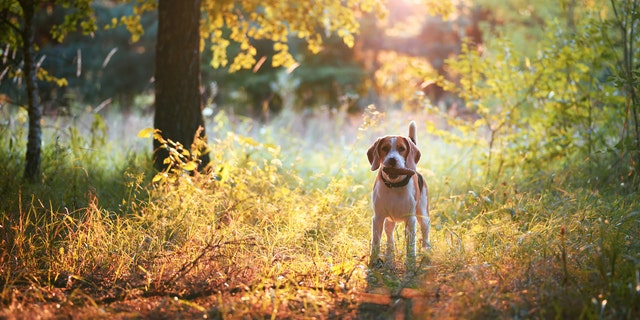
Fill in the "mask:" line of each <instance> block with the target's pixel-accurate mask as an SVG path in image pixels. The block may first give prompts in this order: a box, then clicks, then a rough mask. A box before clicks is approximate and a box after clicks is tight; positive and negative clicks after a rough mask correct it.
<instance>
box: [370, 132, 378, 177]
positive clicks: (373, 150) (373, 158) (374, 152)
mask: <svg viewBox="0 0 640 320" xmlns="http://www.w3.org/2000/svg"><path fill="white" fill-rule="evenodd" d="M378 144H380V138H378V139H376V142H374V143H373V145H371V147H369V151H367V157H368V158H369V163H370V164H371V171H376V170H378V168H379V167H380V155H379V154H378Z"/></svg>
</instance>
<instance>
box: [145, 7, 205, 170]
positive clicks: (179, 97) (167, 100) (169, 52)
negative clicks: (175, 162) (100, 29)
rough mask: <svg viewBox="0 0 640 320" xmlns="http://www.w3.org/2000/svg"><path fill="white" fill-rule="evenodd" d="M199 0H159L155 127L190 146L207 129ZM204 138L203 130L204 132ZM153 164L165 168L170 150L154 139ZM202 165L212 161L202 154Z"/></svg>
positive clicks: (166, 135) (157, 167) (169, 136)
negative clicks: (162, 147) (203, 114)
mask: <svg viewBox="0 0 640 320" xmlns="http://www.w3.org/2000/svg"><path fill="white" fill-rule="evenodd" d="M199 86H200V0H196V1H176V0H160V1H159V3H158V40H157V45H156V76H155V108H156V110H155V117H154V127H155V128H156V129H160V130H161V131H162V136H163V137H164V138H165V139H171V140H173V141H177V142H180V143H181V144H182V145H183V146H185V148H190V147H191V144H192V143H193V140H194V135H195V133H196V131H197V129H198V127H200V126H202V127H203V128H204V119H203V117H202V109H201V105H200V92H199ZM201 136H202V137H204V130H203V131H202V132H201ZM153 147H154V166H155V168H156V169H157V170H163V169H164V168H165V165H164V164H163V161H164V159H165V158H166V157H167V155H168V153H167V152H166V150H164V149H159V147H160V144H159V143H158V141H156V140H154V142H153ZM201 160H202V165H206V163H208V162H209V157H208V155H204V156H203V157H201Z"/></svg>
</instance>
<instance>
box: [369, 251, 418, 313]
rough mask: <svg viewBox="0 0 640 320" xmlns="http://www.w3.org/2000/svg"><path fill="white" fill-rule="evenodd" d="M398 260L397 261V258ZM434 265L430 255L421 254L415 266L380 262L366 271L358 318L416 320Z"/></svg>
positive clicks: (394, 262)
mask: <svg viewBox="0 0 640 320" xmlns="http://www.w3.org/2000/svg"><path fill="white" fill-rule="evenodd" d="M396 260H398V259H396ZM430 266H431V253H430V252H426V253H421V254H418V255H417V257H416V261H415V263H409V264H404V263H402V262H399V261H383V260H382V259H379V260H378V261H377V262H376V263H374V264H373V265H372V266H370V267H369V269H368V271H367V278H366V279H367V286H366V289H365V294H364V295H363V297H362V299H361V301H360V303H359V305H358V310H357V318H358V319H397V318H398V317H400V318H404V319H413V318H415V317H416V316H419V315H421V313H422V310H418V309H420V308H416V306H417V304H416V303H415V302H416V301H415V300H416V299H419V298H420V297H421V296H422V294H421V292H422V291H421V290H420V288H421V284H423V283H424V279H425V278H426V276H427V274H428V272H429V269H430Z"/></svg>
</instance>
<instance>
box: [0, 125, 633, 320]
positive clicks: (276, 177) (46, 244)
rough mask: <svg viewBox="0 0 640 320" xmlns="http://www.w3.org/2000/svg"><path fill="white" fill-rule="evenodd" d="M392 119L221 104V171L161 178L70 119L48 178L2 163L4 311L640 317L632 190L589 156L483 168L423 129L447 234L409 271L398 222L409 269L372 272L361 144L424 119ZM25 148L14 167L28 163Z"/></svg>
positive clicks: (217, 156)
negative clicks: (74, 129)
mask: <svg viewBox="0 0 640 320" xmlns="http://www.w3.org/2000/svg"><path fill="white" fill-rule="evenodd" d="M383 116H384V115H383V114H373V113H369V114H367V115H365V116H364V118H362V119H354V123H355V124H356V125H354V124H350V123H348V122H347V123H336V122H330V121H326V119H324V120H325V121H314V120H313V119H311V120H305V121H308V122H306V123H303V124H301V123H299V122H298V121H302V120H298V119H294V118H287V117H282V118H280V119H277V120H275V122H274V123H272V124H269V125H265V126H261V125H258V124H256V123H254V122H253V121H250V120H243V119H234V118H227V117H225V116H223V115H220V116H218V117H217V118H215V119H213V120H212V122H211V123H210V124H209V126H208V134H209V146H210V148H211V150H212V169H213V172H212V174H206V175H194V176H190V175H186V174H177V175H176V180H175V181H174V182H172V183H159V184H152V183H151V182H150V180H151V179H152V176H153V174H152V173H151V172H152V171H151V169H150V164H149V163H150V160H149V158H148V156H140V155H138V153H137V152H139V151H137V152H134V151H132V152H126V150H127V149H126V148H128V147H125V146H126V145H127V144H126V143H124V142H125V141H120V143H119V145H120V146H121V148H124V150H122V151H116V152H118V153H117V154H119V155H120V156H117V155H116V154H114V153H112V152H110V153H106V154H105V153H104V152H102V151H104V150H117V149H118V147H117V146H114V144H113V142H104V144H102V145H100V144H96V145H95V146H94V147H93V148H89V150H87V148H86V146H87V145H90V144H91V143H92V142H91V141H92V135H96V134H97V133H96V132H93V131H91V132H89V133H87V134H86V135H84V136H82V135H74V134H73V133H71V136H73V139H68V140H65V139H63V140H62V141H59V142H58V145H57V146H54V147H55V148H57V149H56V152H59V153H60V152H61V153H62V155H60V154H58V155H56V154H55V153H54V152H53V150H52V149H48V150H49V152H48V153H47V156H46V158H45V159H44V161H45V162H52V161H59V162H58V164H57V165H56V167H55V168H53V167H50V168H49V169H47V170H45V174H46V175H47V178H46V179H47V180H46V182H45V184H44V185H41V186H31V185H24V184H22V183H21V182H20V181H18V180H17V179H16V178H15V177H13V176H11V175H10V174H6V173H5V174H4V175H3V176H2V177H3V181H2V182H1V183H2V184H1V186H3V188H4V189H3V190H7V192H6V193H5V194H4V195H3V196H2V205H0V210H2V211H1V214H2V215H1V220H0V221H1V222H0V225H1V228H0V236H1V240H0V241H1V243H0V244H1V245H0V247H1V249H2V250H1V252H2V253H0V280H1V281H2V283H3V287H2V291H1V292H0V303H1V304H0V306H1V307H2V310H0V317H7V318H21V317H22V316H24V315H26V314H30V313H35V314H37V315H39V316H41V317H43V318H49V317H56V316H60V315H68V316H74V317H76V316H77V317H82V318H94V317H107V316H108V317H116V318H137V317H144V318H147V317H167V316H168V317H186V318H200V317H207V318H242V317H250V318H256V317H260V318H283V317H286V318H316V317H317V318H357V317H360V318H371V317H382V318H386V317H428V316H431V317H438V318H551V317H561V318H578V317H584V318H598V317H602V318H634V317H637V316H638V313H639V311H640V310H639V308H638V305H640V294H639V290H640V283H639V280H638V276H637V275H638V272H640V271H639V270H640V262H639V261H640V256H639V255H638V252H640V241H638V239H637V238H638V236H637V235H638V234H640V230H639V228H640V224H639V223H638V214H639V213H638V212H639V211H638V209H639V208H638V200H637V193H636V191H633V190H632V189H629V188H628V187H624V186H620V185H617V184H616V185H606V183H604V182H602V183H593V182H591V183H587V180H588V179H587V177H582V176H581V175H582V170H583V168H584V164H576V166H575V167H570V168H556V169H554V170H555V171H550V172H525V173H523V170H520V171H518V172H519V173H518V174H517V175H515V174H514V176H504V177H499V178H486V177H483V176H482V172H484V170H483V169H484V167H481V166H480V165H479V159H481V158H482V150H477V149H474V148H470V147H469V148H465V147H456V146H451V145H447V144H445V143H443V142H441V141H439V140H438V139H435V138H433V137H430V136H428V135H427V134H426V133H425V132H419V134H420V135H419V139H418V143H419V146H420V147H421V149H422V151H423V158H422V160H421V162H420V164H419V171H420V172H422V173H423V174H424V175H425V177H426V179H427V182H428V183H429V187H430V201H431V207H432V237H433V238H432V245H433V249H432V250H431V252H428V253H422V254H421V257H420V263H419V265H418V266H417V267H416V269H415V270H405V269H404V267H403V263H402V262H403V261H402V259H403V258H402V257H403V256H404V253H403V252H402V250H403V249H402V248H403V245H402V241H403V238H404V237H403V231H402V228H398V231H396V235H395V236H396V237H397V241H398V245H397V248H398V252H397V254H396V257H397V258H396V259H397V261H396V263H395V266H396V267H395V268H392V269H388V268H382V269H369V268H368V267H367V266H366V261H368V250H369V244H368V242H369V237H370V230H369V228H370V220H371V210H370V201H369V197H370V196H369V192H370V184H371V182H372V179H373V175H374V174H373V173H371V172H370V171H369V169H368V168H369V166H368V163H367V160H366V156H365V151H366V149H367V148H368V146H369V144H370V143H371V142H372V141H373V139H374V138H375V137H376V136H378V135H381V134H386V133H399V134H406V132H405V130H406V124H408V119H409V117H412V116H411V115H405V114H398V115H393V117H389V119H396V118H401V119H403V120H402V121H400V123H395V122H393V123H392V122H391V121H389V120H386V119H385V118H384V117H383ZM404 120H407V121H404ZM416 120H417V122H418V124H419V127H420V123H421V122H424V121H429V120H428V119H421V118H419V117H416ZM403 121H404V122H406V124H405V123H404V122H403ZM358 126H359V127H360V130H358ZM132 127H135V126H132ZM139 129H142V128H139ZM16 130H17V129H14V130H13V131H11V130H9V131H3V132H2V133H3V136H2V139H3V142H4V141H6V140H7V139H10V138H11V137H16V136H19V135H20V134H19V133H18V132H17V131H16ZM54 132H55V131H54ZM69 132H70V131H69ZM309 132H313V133H314V134H313V135H307V134H306V133H309ZM292 133H294V134H292ZM136 134H137V132H130V133H128V134H127V135H126V136H131V137H132V136H135V135H136ZM83 137H84V138H83ZM74 139H75V140H74ZM52 140H53V139H52ZM148 142H149V143H148V144H149V145H150V144H151V142H150V141H148ZM137 143H138V142H136V144H137ZM13 148H14V149H11V150H7V151H8V152H7V153H5V155H4V156H3V157H6V158H5V159H3V160H4V161H3V168H2V169H3V171H4V172H12V171H13V172H18V171H17V170H20V163H21V162H20V160H19V158H17V157H15V156H14V155H13V154H12V153H15V152H18V150H19V145H18V146H17V147H13ZM48 148H52V147H51V146H50V147H48ZM123 155H124V156H123ZM9 157H13V158H11V159H7V158H9ZM58 175H65V176H66V177H71V179H70V180H69V179H67V180H65V179H62V178H59V177H58ZM603 179H604V178H602V180H603ZM589 181H595V179H592V180H589ZM13 183H15V185H18V186H19V187H17V188H10V187H9V186H10V185H12V184H13ZM27 312H30V313H27Z"/></svg>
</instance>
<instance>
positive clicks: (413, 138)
mask: <svg viewBox="0 0 640 320" xmlns="http://www.w3.org/2000/svg"><path fill="white" fill-rule="evenodd" d="M409 139H411V141H413V143H414V144H415V145H418V141H417V140H416V122H415V121H411V123H409Z"/></svg>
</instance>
